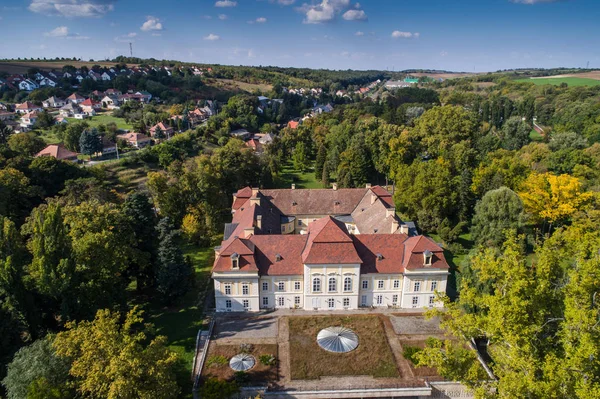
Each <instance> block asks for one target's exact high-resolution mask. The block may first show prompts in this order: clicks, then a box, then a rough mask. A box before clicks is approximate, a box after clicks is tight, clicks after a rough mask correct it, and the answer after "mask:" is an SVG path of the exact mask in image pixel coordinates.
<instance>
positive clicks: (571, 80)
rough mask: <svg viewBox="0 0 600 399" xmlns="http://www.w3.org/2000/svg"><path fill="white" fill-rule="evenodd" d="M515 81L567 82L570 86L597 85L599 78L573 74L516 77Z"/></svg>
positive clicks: (544, 83)
mask: <svg viewBox="0 0 600 399" xmlns="http://www.w3.org/2000/svg"><path fill="white" fill-rule="evenodd" d="M516 81H517V82H526V83H534V84H536V85H557V86H558V85H561V84H563V83H566V84H568V85H569V86H571V87H575V86H598V85H600V80H596V79H591V78H580V77H573V76H564V77H556V76H554V77H551V78H527V79H517V80H516Z"/></svg>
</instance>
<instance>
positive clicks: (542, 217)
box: [519, 173, 592, 227]
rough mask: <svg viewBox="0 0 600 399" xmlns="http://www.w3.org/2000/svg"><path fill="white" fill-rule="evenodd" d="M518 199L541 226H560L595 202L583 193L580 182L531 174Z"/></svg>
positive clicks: (550, 175)
mask: <svg viewBox="0 0 600 399" xmlns="http://www.w3.org/2000/svg"><path fill="white" fill-rule="evenodd" d="M519 196H520V197H521V199H522V200H523V205H524V207H525V211H526V212H528V213H530V214H531V215H532V216H533V218H534V219H535V220H536V221H538V222H542V221H545V222H548V223H550V227H551V226H552V225H553V224H557V223H558V224H560V223H562V222H564V221H566V220H567V219H569V218H570V217H572V216H573V215H574V214H575V212H577V211H579V210H581V209H583V207H584V206H585V205H586V204H587V203H588V202H589V201H590V200H591V199H592V193H590V192H584V191H583V189H582V186H581V182H580V181H579V179H577V178H575V177H572V176H569V175H559V176H557V175H553V174H551V173H532V174H530V175H529V177H528V178H527V179H526V180H525V181H524V182H523V185H522V186H521V191H520V192H519Z"/></svg>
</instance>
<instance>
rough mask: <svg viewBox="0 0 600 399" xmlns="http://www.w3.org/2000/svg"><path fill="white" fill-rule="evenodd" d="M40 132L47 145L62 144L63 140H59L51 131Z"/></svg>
mask: <svg viewBox="0 0 600 399" xmlns="http://www.w3.org/2000/svg"><path fill="white" fill-rule="evenodd" d="M38 132H39V136H40V138H41V139H42V140H44V142H46V144H56V143H60V142H61V140H60V139H59V138H58V136H57V135H56V134H55V133H54V132H52V131H50V130H41V131H38Z"/></svg>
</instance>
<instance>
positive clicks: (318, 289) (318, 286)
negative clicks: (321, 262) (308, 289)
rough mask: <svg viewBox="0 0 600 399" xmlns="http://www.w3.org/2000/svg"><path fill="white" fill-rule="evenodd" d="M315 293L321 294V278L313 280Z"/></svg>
mask: <svg viewBox="0 0 600 399" xmlns="http://www.w3.org/2000/svg"><path fill="white" fill-rule="evenodd" d="M312 290H313V292H321V279H320V278H319V277H315V278H313V289H312Z"/></svg>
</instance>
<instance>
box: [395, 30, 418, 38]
mask: <svg viewBox="0 0 600 399" xmlns="http://www.w3.org/2000/svg"><path fill="white" fill-rule="evenodd" d="M420 36H421V34H420V33H419V32H414V33H413V32H402V31H399V30H395V31H393V32H392V37H393V38H394V39H418V38H419V37H420Z"/></svg>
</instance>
